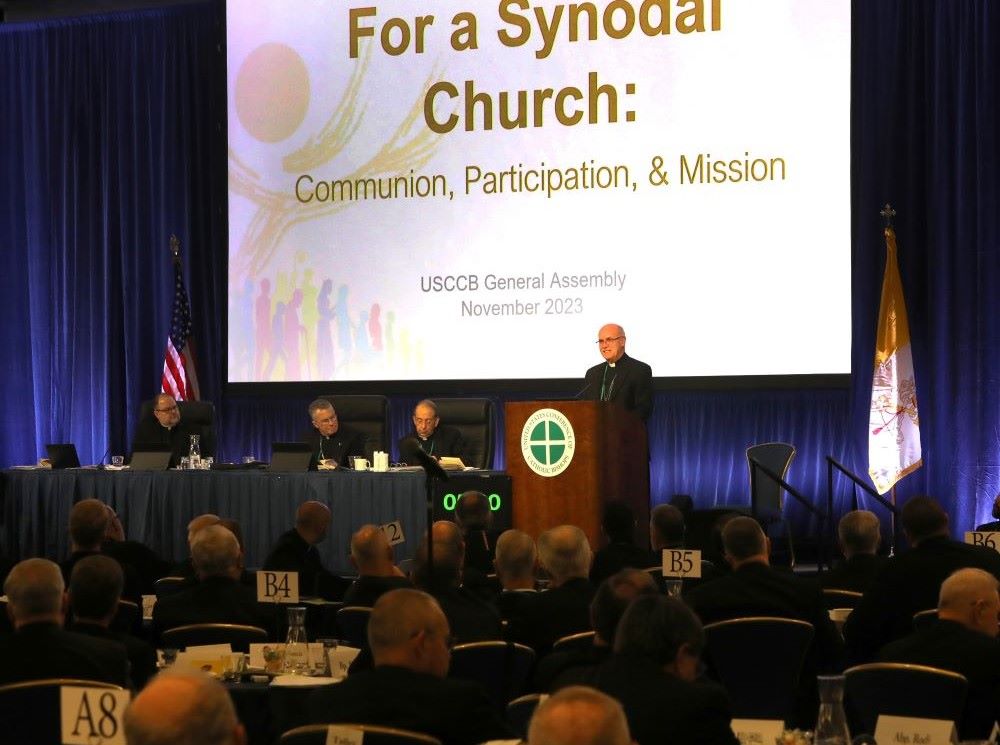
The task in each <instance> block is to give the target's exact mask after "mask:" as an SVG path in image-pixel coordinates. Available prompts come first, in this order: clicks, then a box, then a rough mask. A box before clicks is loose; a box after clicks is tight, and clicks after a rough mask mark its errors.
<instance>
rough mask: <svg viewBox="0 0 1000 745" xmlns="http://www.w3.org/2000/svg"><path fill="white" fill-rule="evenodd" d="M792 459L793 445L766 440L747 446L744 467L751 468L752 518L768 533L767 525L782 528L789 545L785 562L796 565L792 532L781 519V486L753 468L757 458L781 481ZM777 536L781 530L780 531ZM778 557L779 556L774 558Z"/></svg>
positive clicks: (793, 457)
mask: <svg viewBox="0 0 1000 745" xmlns="http://www.w3.org/2000/svg"><path fill="white" fill-rule="evenodd" d="M793 460H795V447H794V446H793V445H789V444H788V443H787V442H765V443H761V444H759V445H751V446H750V447H748V448H747V467H748V468H749V469H750V484H751V489H750V506H751V509H752V511H753V515H754V517H756V518H757V520H758V521H759V522H760V524H761V525H763V526H764V528H765V530H766V531H767V533H768V535H769V536H770V533H771V531H770V526H772V525H773V526H776V527H778V528H782V527H783V528H784V535H785V538H786V540H787V544H788V562H787V563H788V565H789V566H792V567H794V566H795V545H794V543H793V542H792V531H791V528H790V527H789V525H788V522H787V521H786V520H785V518H784V512H783V508H784V506H785V505H784V499H783V496H784V492H785V490H784V488H783V487H782V486H781V484H779V483H778V482H777V481H775V480H774V479H772V478H771V477H770V476H768V475H767V474H766V473H764V472H763V471H762V470H760V469H759V468H754V465H753V461H757V462H758V463H760V464H761V465H762V466H765V467H766V468H768V469H769V470H770V471H772V472H773V473H776V474H778V475H779V476H780V477H781V478H782V479H783V480H784V481H787V480H788V479H787V478H786V476H787V474H788V467H789V466H790V465H791V464H792V461H793ZM779 535H780V533H779ZM777 558H779V559H780V556H779V557H777Z"/></svg>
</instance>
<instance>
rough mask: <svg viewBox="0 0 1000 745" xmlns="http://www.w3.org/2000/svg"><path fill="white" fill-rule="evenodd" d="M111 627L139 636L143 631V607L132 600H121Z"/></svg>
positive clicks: (114, 629)
mask: <svg viewBox="0 0 1000 745" xmlns="http://www.w3.org/2000/svg"><path fill="white" fill-rule="evenodd" d="M110 628H111V630H112V631H119V632H121V633H123V634H132V635H135V636H138V635H139V634H140V633H141V632H142V608H140V607H139V605H138V604H136V603H133V602H132V601H131V600H119V601H118V610H117V611H116V612H115V616H114V618H112V619H111V626H110Z"/></svg>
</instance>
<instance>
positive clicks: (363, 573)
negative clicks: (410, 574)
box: [344, 525, 412, 608]
mask: <svg viewBox="0 0 1000 745" xmlns="http://www.w3.org/2000/svg"><path fill="white" fill-rule="evenodd" d="M351 564H353V565H354V568H355V569H357V570H358V578H357V579H356V580H354V584H352V585H351V586H350V587H349V588H348V589H347V592H345V593H344V605H359V606H362V607H365V608H371V607H372V606H373V605H375V601H376V600H378V599H379V598H380V597H382V595H383V594H385V593H386V592H388V591H389V590H398V589H399V588H401V587H412V585H411V583H410V580H408V579H407V578H406V577H405V576H403V573H402V572H401V571H399V569H398V568H397V567H396V565H395V564H394V563H393V555H392V546H390V545H389V539H388V538H386V535H385V532H383V531H382V530H379V528H378V526H375V525H362V526H361V527H360V528H358V530H357V532H355V533H354V535H352V536H351Z"/></svg>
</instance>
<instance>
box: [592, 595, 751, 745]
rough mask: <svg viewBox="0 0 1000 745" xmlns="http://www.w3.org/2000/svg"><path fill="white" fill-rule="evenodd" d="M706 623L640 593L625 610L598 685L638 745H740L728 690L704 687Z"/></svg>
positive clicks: (677, 604) (662, 599)
mask: <svg viewBox="0 0 1000 745" xmlns="http://www.w3.org/2000/svg"><path fill="white" fill-rule="evenodd" d="M704 644H705V637H704V633H703V632H702V629H701V624H700V623H699V622H698V619H697V618H696V617H695V615H694V613H692V612H691V610H690V609H689V608H688V607H687V606H685V605H684V604H683V603H682V602H681V601H679V600H676V599H674V598H666V597H663V596H662V595H642V596H640V597H638V598H636V599H635V601H633V603H632V604H631V605H630V606H629V607H628V610H626V611H625V615H624V616H622V619H621V622H620V623H619V624H618V630H617V632H616V633H615V646H614V655H613V656H612V657H611V659H609V660H608V661H607V662H605V663H604V664H603V665H601V667H600V668H598V669H597V672H596V674H595V676H594V686H595V687H596V688H598V689H600V690H602V691H604V692H605V693H607V694H608V695H609V696H614V697H615V698H616V699H618V700H619V701H621V703H622V706H623V707H624V708H625V716H626V717H627V718H628V726H629V731H631V733H632V737H633V738H635V740H636V742H637V743H639V745H670V744H671V743H678V744H680V743H683V744H684V745H693V744H697V743H704V744H705V745H709V744H712V745H716V744H718V745H722V744H724V745H735V744H736V743H737V742H738V741H737V739H736V737H735V736H734V735H733V732H732V729H731V722H732V713H731V707H730V703H729V697H728V696H727V695H726V692H725V690H724V689H723V688H722V687H721V686H718V685H716V684H714V683H709V682H699V681H698V680H697V676H698V661H699V656H700V654H701V650H702V648H703V647H704Z"/></svg>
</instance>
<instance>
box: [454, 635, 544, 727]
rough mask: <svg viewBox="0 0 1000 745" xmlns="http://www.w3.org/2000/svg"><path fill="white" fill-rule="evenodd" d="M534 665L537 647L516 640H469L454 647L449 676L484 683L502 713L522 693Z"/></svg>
mask: <svg viewBox="0 0 1000 745" xmlns="http://www.w3.org/2000/svg"><path fill="white" fill-rule="evenodd" d="M534 665H535V650H533V649H532V648H531V647H527V646H525V645H524V644H516V643H514V642H501V641H495V642H470V643H468V644H458V645H456V646H455V648H454V649H452V650H451V666H450V667H449V668H448V677H450V678H460V679H462V680H472V681H476V682H477V683H479V684H481V685H482V686H483V688H485V689H486V692H487V693H488V694H489V696H490V698H491V699H492V700H493V703H494V704H496V706H497V710H498V711H499V712H501V713H502V712H503V710H504V709H505V708H506V706H507V704H508V702H510V701H511V699H514V698H516V697H517V696H520V695H521V693H522V691H523V690H524V687H525V684H526V683H527V682H528V676H529V675H530V673H531V670H532V668H533V667H534Z"/></svg>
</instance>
